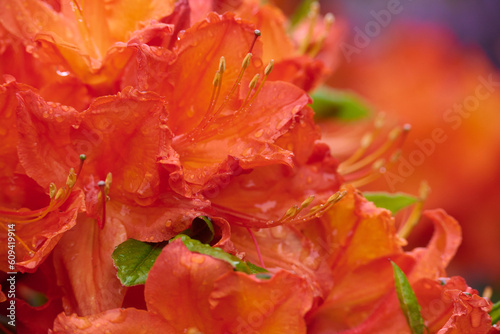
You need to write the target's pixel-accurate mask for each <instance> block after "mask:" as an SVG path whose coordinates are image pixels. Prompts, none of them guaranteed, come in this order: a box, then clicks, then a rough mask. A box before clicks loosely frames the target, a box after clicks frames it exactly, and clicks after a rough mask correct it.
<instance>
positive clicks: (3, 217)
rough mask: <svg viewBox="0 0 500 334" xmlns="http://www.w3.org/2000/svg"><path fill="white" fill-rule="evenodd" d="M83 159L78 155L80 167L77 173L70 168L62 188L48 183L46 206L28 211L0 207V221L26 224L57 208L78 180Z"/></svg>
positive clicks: (82, 156)
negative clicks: (47, 203)
mask: <svg viewBox="0 0 500 334" xmlns="http://www.w3.org/2000/svg"><path fill="white" fill-rule="evenodd" d="M84 160H85V155H83V154H82V155H80V167H79V169H78V174H75V170H74V169H73V168H71V169H70V171H69V174H68V177H67V179H66V185H65V187H64V188H60V189H57V187H56V185H55V184H54V183H50V185H49V197H50V203H49V205H48V206H46V207H44V208H41V209H38V210H29V211H20V210H10V209H4V208H0V222H14V223H18V224H27V223H31V222H35V221H38V220H40V219H42V218H43V217H45V216H46V215H47V214H49V213H50V212H52V211H54V210H56V209H57V208H59V207H60V206H61V205H63V204H64V203H65V202H66V200H67V199H68V197H69V195H70V194H71V191H72V189H73V187H74V186H75V184H76V181H77V180H78V175H79V173H80V172H81V170H82V167H83V161H84Z"/></svg>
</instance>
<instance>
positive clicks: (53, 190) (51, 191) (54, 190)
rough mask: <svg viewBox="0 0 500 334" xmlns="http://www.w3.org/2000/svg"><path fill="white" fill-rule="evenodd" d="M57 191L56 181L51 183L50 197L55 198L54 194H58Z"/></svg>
mask: <svg viewBox="0 0 500 334" xmlns="http://www.w3.org/2000/svg"><path fill="white" fill-rule="evenodd" d="M56 192H57V187H56V185H55V184H54V183H51V184H50V185H49V196H50V199H53V198H54V196H55V195H56Z"/></svg>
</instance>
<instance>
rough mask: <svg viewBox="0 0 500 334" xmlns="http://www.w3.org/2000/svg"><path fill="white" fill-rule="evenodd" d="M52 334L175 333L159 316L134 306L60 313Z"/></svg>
mask: <svg viewBox="0 0 500 334" xmlns="http://www.w3.org/2000/svg"><path fill="white" fill-rule="evenodd" d="M50 333H54V334H63V333H67V334H70V333H82V334H84V333H95V334H98V333H124V334H128V333H130V334H136V333H144V334H145V333H166V334H173V333H176V332H175V331H174V329H173V328H172V327H171V326H170V325H169V324H168V322H166V321H165V320H164V319H162V318H161V317H159V316H157V315H155V314H152V313H149V312H147V311H144V310H137V309H134V308H127V309H113V310H109V311H106V312H103V313H99V314H94V315H90V316H88V317H78V316H77V315H76V314H72V315H66V314H64V313H61V314H60V315H59V316H58V317H57V319H56V321H55V322H54V329H53V331H50Z"/></svg>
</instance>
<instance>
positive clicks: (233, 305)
mask: <svg viewBox="0 0 500 334" xmlns="http://www.w3.org/2000/svg"><path fill="white" fill-rule="evenodd" d="M167 277H168V278H169V279H165V278H167ZM179 284H180V285H179ZM291 287H293V289H291ZM145 299H146V305H147V308H148V312H146V311H142V310H136V309H133V308H130V309H125V310H123V309H122V310H110V311H107V312H104V313H101V314H97V315H93V316H90V317H87V318H79V317H77V316H75V315H71V316H67V315H64V314H61V315H59V317H58V318H57V319H56V321H55V324H54V333H97V332H101V331H102V330H104V329H108V330H111V331H120V333H135V332H136V331H137V327H136V326H137V325H136V324H141V327H140V328H141V329H142V330H144V329H146V331H148V332H162V333H181V332H187V333H199V332H202V333H207V334H209V333H223V332H234V333H244V332H248V331H257V332H259V333H277V332H283V331H286V332H287V333H303V332H304V331H305V322H304V319H303V316H304V314H305V313H306V311H307V310H308V309H309V308H310V305H311V295H310V292H309V290H308V287H307V283H306V282H305V281H304V280H303V279H301V278H299V277H297V276H295V275H292V274H290V273H288V272H285V271H279V272H277V273H276V274H274V275H272V277H271V278H270V279H269V280H262V279H259V278H256V277H255V276H250V275H247V274H243V273H241V272H234V271H233V270H232V267H231V265H229V264H228V263H226V262H224V261H222V260H218V259H215V258H212V257H210V256H207V255H202V254H196V253H191V252H189V251H188V250H187V248H186V247H185V246H184V245H183V244H182V242H181V241H180V240H177V241H174V242H172V243H171V244H169V245H168V246H166V247H165V248H164V249H163V251H162V253H161V254H160V256H159V257H158V259H157V260H156V262H155V264H154V266H153V268H152V269H151V271H150V273H149V275H148V279H147V281H146V287H145ZM84 324H85V325H84ZM82 325H83V326H82Z"/></svg>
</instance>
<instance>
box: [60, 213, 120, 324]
mask: <svg viewBox="0 0 500 334" xmlns="http://www.w3.org/2000/svg"><path fill="white" fill-rule="evenodd" d="M126 239H127V235H126V232H125V228H124V227H123V226H122V225H121V224H119V223H115V222H114V221H107V222H106V224H105V225H104V228H103V229H102V230H101V229H99V228H98V227H97V224H96V222H95V220H93V219H89V218H86V217H84V216H80V217H79V218H78V222H77V224H76V226H75V227H74V228H73V229H72V230H71V231H68V232H67V233H66V234H65V235H64V237H63V238H62V239H61V240H60V242H59V245H58V247H57V248H56V249H55V250H54V265H55V268H56V276H57V282H58V285H59V286H61V288H62V290H63V293H64V297H63V305H64V310H65V312H66V313H68V314H70V313H77V314H78V315H80V316H87V315H91V314H95V313H100V312H103V311H106V310H109V309H112V308H117V307H120V306H121V304H122V301H123V297H124V295H125V288H124V287H123V286H122V285H121V283H120V281H119V280H118V278H117V277H116V269H115V267H114V264H113V259H112V258H111V254H112V253H113V251H114V249H115V247H116V246H118V245H119V244H120V243H122V242H124V241H125V240H126Z"/></svg>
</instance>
